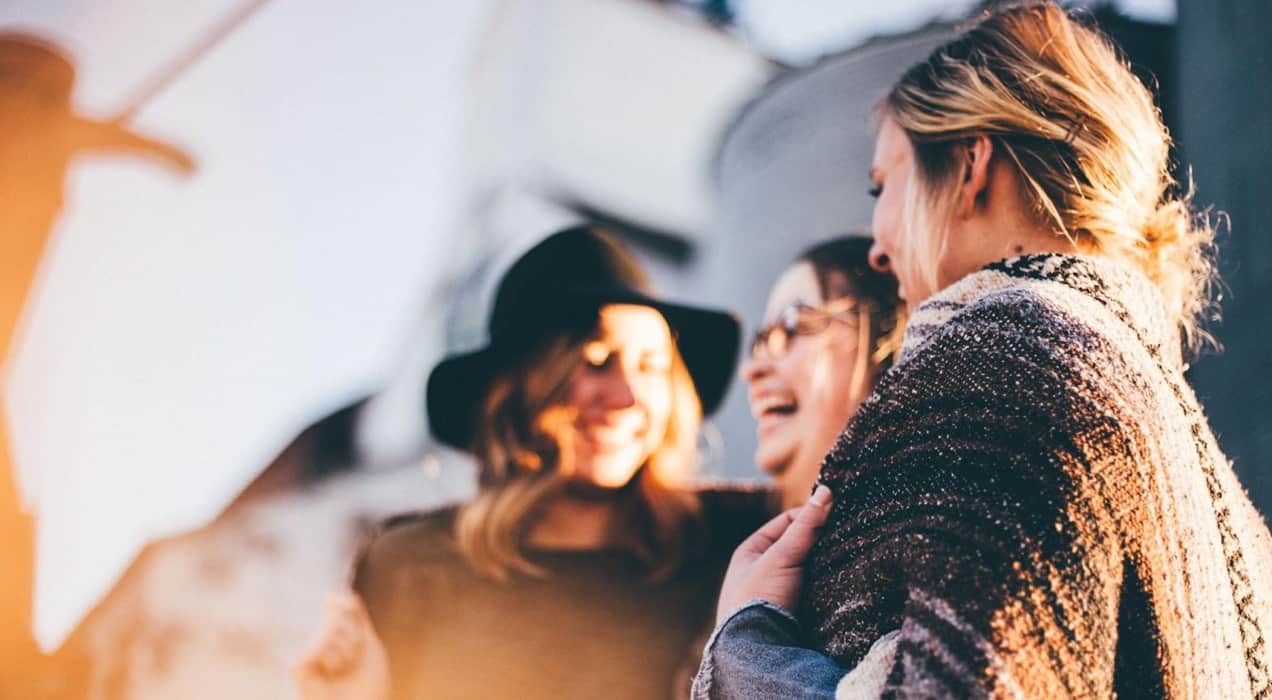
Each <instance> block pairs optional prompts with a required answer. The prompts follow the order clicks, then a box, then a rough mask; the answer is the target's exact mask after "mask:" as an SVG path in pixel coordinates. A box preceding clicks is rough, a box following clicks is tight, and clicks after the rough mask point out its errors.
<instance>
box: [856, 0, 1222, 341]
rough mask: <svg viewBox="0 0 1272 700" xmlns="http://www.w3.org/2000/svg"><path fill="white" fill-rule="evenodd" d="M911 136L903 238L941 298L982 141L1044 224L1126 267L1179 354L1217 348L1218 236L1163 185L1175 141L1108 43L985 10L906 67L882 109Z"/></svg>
mask: <svg viewBox="0 0 1272 700" xmlns="http://www.w3.org/2000/svg"><path fill="white" fill-rule="evenodd" d="M880 113H881V115H882V116H884V117H887V118H891V119H892V120H894V121H895V123H896V124H897V125H898V126H900V127H901V128H902V129H903V130H904V131H905V132H906V134H907V136H908V137H909V140H910V143H911V144H912V145H913V146H914V151H915V165H916V167H915V169H914V174H913V175H912V177H911V180H910V182H908V183H907V186H906V193H905V207H906V213H905V215H904V218H905V223H904V229H905V231H906V233H905V237H906V238H907V243H908V244H909V245H910V246H912V249H913V250H915V251H916V254H917V255H916V257H917V259H919V260H921V261H923V262H921V263H919V264H921V265H924V268H923V269H922V270H920V271H919V272H920V273H921V274H923V275H924V276H925V277H926V278H927V281H928V282H929V283H930V284H932V285H933V287H932V288H934V289H935V288H937V287H936V286H935V281H936V280H935V278H936V269H935V268H936V261H937V260H938V259H939V257H938V256H939V255H940V253H941V247H942V246H943V245H945V236H944V231H943V230H940V227H939V226H936V225H934V223H935V222H936V221H944V220H945V218H944V217H943V214H944V213H946V212H948V211H949V207H950V206H951V204H952V201H953V195H954V192H955V191H956V187H957V179H958V178H957V175H958V172H959V168H958V167H957V165H958V161H957V159H956V151H955V147H956V146H958V145H959V144H960V143H966V142H967V140H969V139H971V138H974V137H976V136H982V135H984V136H988V137H989V138H990V139H991V140H992V141H993V143H994V147H995V151H997V152H1000V153H1003V154H1005V156H1006V157H1007V158H1008V159H1009V161H1010V163H1011V164H1012V165H1013V166H1014V168H1015V170H1016V172H1017V174H1018V176H1019V178H1020V181H1021V182H1022V184H1023V190H1024V192H1025V197H1026V203H1027V205H1028V206H1029V207H1030V208H1031V210H1032V211H1033V213H1034V214H1035V215H1036V217H1037V218H1038V220H1039V221H1041V222H1043V223H1044V225H1047V226H1050V227H1051V228H1053V229H1054V231H1055V232H1056V233H1057V234H1058V235H1062V236H1064V237H1066V238H1067V239H1069V240H1070V241H1071V242H1073V243H1074V244H1075V245H1078V246H1080V247H1081V248H1082V249H1085V250H1090V251H1092V252H1095V253H1097V254H1103V255H1109V256H1113V257H1117V258H1120V259H1124V260H1127V261H1129V262H1131V263H1133V264H1134V265H1135V266H1137V267H1139V268H1140V269H1141V270H1142V271H1143V272H1144V273H1145V274H1146V275H1147V276H1148V278H1149V279H1151V280H1152V281H1153V283H1154V284H1155V285H1156V286H1157V287H1158V289H1159V290H1160V291H1161V294H1162V297H1163V299H1164V300H1165V302H1166V304H1167V308H1168V311H1169V313H1170V314H1171V315H1172V316H1173V318H1174V319H1175V320H1176V321H1177V322H1178V328H1179V331H1180V334H1181V340H1182V341H1183V346H1184V349H1185V350H1186V351H1189V352H1192V351H1195V350H1197V349H1199V348H1200V347H1201V346H1202V345H1203V344H1204V343H1207V342H1210V343H1213V338H1211V336H1210V335H1209V334H1208V333H1207V332H1206V331H1205V329H1204V328H1203V321H1204V320H1206V317H1207V316H1209V315H1211V314H1212V313H1213V312H1214V311H1215V307H1214V304H1213V302H1212V301H1211V298H1212V285H1213V283H1214V280H1215V266H1214V255H1213V247H1214V246H1213V242H1214V228H1213V226H1212V225H1211V224H1210V222H1209V221H1208V220H1207V218H1206V217H1205V216H1204V215H1198V214H1195V213H1194V212H1193V209H1192V206H1191V200H1192V188H1191V185H1190V186H1189V187H1188V188H1187V189H1186V190H1183V191H1180V190H1181V188H1180V187H1179V184H1178V183H1177V182H1176V180H1175V179H1174V177H1173V175H1172V174H1171V169H1170V164H1169V149H1170V143H1171V142H1170V135H1169V133H1168V132H1167V130H1166V127H1165V126H1164V125H1163V123H1162V118H1161V113H1160V111H1159V110H1158V108H1157V106H1156V105H1155V104H1154V102H1153V97H1152V95H1151V94H1150V92H1149V90H1148V89H1147V88H1146V87H1145V86H1144V84H1143V83H1141V82H1140V80H1139V79H1138V78H1136V77H1135V75H1134V74H1133V73H1132V72H1131V70H1130V68H1129V67H1128V65H1127V63H1126V61H1125V59H1124V58H1123V57H1122V56H1121V55H1120V54H1119V53H1118V51H1117V49H1116V48H1115V47H1114V45H1113V44H1112V42H1111V41H1110V40H1109V39H1108V38H1107V37H1105V36H1104V35H1103V34H1102V33H1100V32H1099V31H1098V30H1097V29H1095V28H1093V27H1090V26H1086V25H1084V24H1082V23H1080V22H1079V21H1077V20H1075V19H1073V18H1072V17H1070V16H1069V15H1068V14H1067V13H1066V12H1065V11H1064V10H1062V9H1061V8H1059V7H1057V6H1056V5H1055V4H1053V3H1051V2H1029V3H1022V4H1016V5H1011V6H1007V7H1005V8H1000V9H997V10H993V11H988V12H987V13H986V14H985V16H984V17H983V18H982V19H981V20H980V21H979V22H978V23H977V24H976V25H974V26H973V27H972V28H971V29H969V30H968V31H967V32H966V33H964V34H963V35H962V36H961V37H959V38H957V39H955V40H953V41H951V42H949V43H947V44H945V45H944V46H942V47H940V48H938V49H937V50H936V51H934V52H933V53H932V55H931V56H930V57H929V58H928V59H927V60H926V61H925V62H923V63H919V64H917V65H915V66H913V67H912V68H911V69H910V70H909V71H907V72H906V73H905V75H904V76H902V78H901V79H900V80H899V81H898V82H897V84H896V85H894V86H893V88H892V90H891V91H890V93H889V94H888V95H887V96H886V97H885V98H884V101H883V102H882V104H881V105H880Z"/></svg>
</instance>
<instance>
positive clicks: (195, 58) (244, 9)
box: [113, 0, 270, 124]
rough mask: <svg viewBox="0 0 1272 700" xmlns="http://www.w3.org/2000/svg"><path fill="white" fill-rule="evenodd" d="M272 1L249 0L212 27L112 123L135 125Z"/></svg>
mask: <svg viewBox="0 0 1272 700" xmlns="http://www.w3.org/2000/svg"><path fill="white" fill-rule="evenodd" d="M269 1H270V0H248V1H247V2H245V3H244V4H243V5H242V6H240V7H239V8H238V10H236V11H234V12H233V13H231V14H229V15H228V16H226V18H225V19H224V20H222V21H221V22H220V23H218V24H217V25H216V26H214V27H212V29H211V30H210V31H208V33H207V34H205V35H204V36H203V37H202V38H201V39H200V40H199V41H198V42H196V43H194V44H193V45H191V46H190V48H189V49H187V50H186V51H185V52H184V53H182V54H180V55H179V56H178V57H177V58H176V59H175V60H173V61H171V62H169V63H168V64H167V65H165V66H163V67H162V68H161V70H160V71H159V72H158V73H156V74H155V76H154V77H153V78H152V79H151V80H149V81H148V82H147V83H145V86H144V87H143V88H142V89H141V90H139V91H138V92H137V94H136V96H134V97H133V99H132V100H130V101H129V102H127V103H126V104H125V106H124V108H123V109H121V110H120V111H119V114H117V115H116V116H115V117H114V118H113V121H114V122H116V123H119V124H123V123H126V122H130V121H132V119H133V118H134V117H136V116H137V113H138V112H139V111H141V109H142V108H143V107H145V106H146V103H148V102H150V100H152V99H154V97H155V96H156V95H158V94H159V93H161V92H163V91H164V90H166V89H167V88H168V86H169V85H171V84H172V83H174V82H175V81H176V80H177V78H178V77H180V75H181V74H182V73H184V72H185V71H187V70H189V68H190V67H191V66H193V65H194V64H195V63H198V62H199V60H201V59H202V58H203V57H204V56H205V55H207V53H208V52H209V51H211V50H212V49H213V48H215V47H216V45H217V44H219V43H221V42H222V41H224V40H225V38H226V37H227V36H229V35H230V34H231V33H233V32H234V30H236V29H238V28H239V27H240V26H242V25H243V23H244V22H246V21H247V20H248V19H249V18H250V17H251V16H252V15H254V14H256V12H257V11H258V10H260V9H261V8H262V7H264V6H265V5H266V4H268V3H269Z"/></svg>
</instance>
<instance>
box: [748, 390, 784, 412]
mask: <svg viewBox="0 0 1272 700" xmlns="http://www.w3.org/2000/svg"><path fill="white" fill-rule="evenodd" d="M794 409H795V402H794V401H793V400H791V399H789V398H786V397H783V396H777V395H773V394H768V395H765V396H760V397H758V398H757V399H755V401H754V402H753V403H752V407H751V412H752V413H754V414H755V415H756V416H762V415H764V414H766V413H769V412H771V411H791V410H794Z"/></svg>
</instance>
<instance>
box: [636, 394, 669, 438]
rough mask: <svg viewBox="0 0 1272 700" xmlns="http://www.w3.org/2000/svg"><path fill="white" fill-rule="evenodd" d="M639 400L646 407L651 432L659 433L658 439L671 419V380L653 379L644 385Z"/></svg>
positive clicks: (638, 396)
mask: <svg viewBox="0 0 1272 700" xmlns="http://www.w3.org/2000/svg"><path fill="white" fill-rule="evenodd" d="M637 401H638V402H639V403H640V405H641V406H642V407H643V408H644V409H645V414H646V415H647V416H648V417H649V432H650V434H651V435H652V434H655V433H656V434H657V437H658V439H660V440H661V439H662V435H663V433H664V432H665V430H666V426H667V421H668V420H670V419H671V403H672V391H671V382H670V381H669V380H667V381H657V380H653V381H650V382H649V383H647V384H646V385H644V386H642V387H641V388H640V390H639V394H638V395H637Z"/></svg>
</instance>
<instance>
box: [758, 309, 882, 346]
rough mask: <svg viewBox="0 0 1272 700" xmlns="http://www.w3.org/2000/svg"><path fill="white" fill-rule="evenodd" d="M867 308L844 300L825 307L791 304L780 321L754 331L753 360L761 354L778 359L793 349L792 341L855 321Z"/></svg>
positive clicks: (782, 313)
mask: <svg viewBox="0 0 1272 700" xmlns="http://www.w3.org/2000/svg"><path fill="white" fill-rule="evenodd" d="M866 311H867V309H865V308H864V307H863V306H862V305H861V304H858V303H857V301H856V300H855V299H851V298H843V299H836V300H834V301H832V302H828V303H826V304H822V305H821V306H809V305H807V304H799V303H796V304H791V305H790V306H788V307H786V308H785V309H782V312H781V313H780V314H778V317H777V320H776V321H774V322H773V323H770V324H768V325H767V326H763V327H761V328H760V329H759V330H758V331H756V332H755V337H754V338H753V339H752V340H751V357H753V358H759V356H760V354H761V353H768V356H769V357H771V358H773V359H777V358H780V357H782V356H783V355H785V354H786V351H787V350H789V349H790V344H791V339H793V338H795V337H796V336H801V335H817V334H818V333H821V332H823V331H825V330H826V329H827V328H829V327H830V324H831V323H833V322H835V321H842V322H848V321H850V320H856V319H857V318H858V317H859V316H860V315H861V314H862V313H865V312H866Z"/></svg>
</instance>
